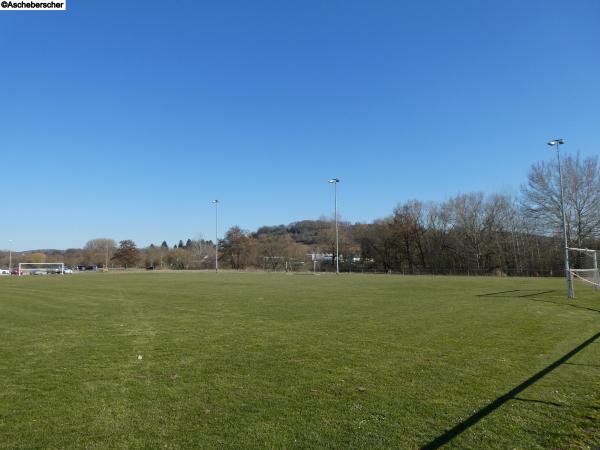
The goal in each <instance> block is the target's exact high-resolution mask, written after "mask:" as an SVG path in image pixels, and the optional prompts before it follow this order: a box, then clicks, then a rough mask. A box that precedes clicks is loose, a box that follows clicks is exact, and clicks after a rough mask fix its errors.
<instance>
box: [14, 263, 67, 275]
mask: <svg viewBox="0 0 600 450" xmlns="http://www.w3.org/2000/svg"><path fill="white" fill-rule="evenodd" d="M64 273H65V265H64V263H19V275H52V274H56V275H63V274H64Z"/></svg>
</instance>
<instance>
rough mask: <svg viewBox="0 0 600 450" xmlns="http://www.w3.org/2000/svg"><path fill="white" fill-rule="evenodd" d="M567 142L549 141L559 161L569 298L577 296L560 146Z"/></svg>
mask: <svg viewBox="0 0 600 450" xmlns="http://www.w3.org/2000/svg"><path fill="white" fill-rule="evenodd" d="M564 143H565V140H564V139H554V140H552V141H550V142H548V145H549V146H551V147H554V146H556V160H557V161H558V178H559V180H560V209H561V210H562V221H563V241H564V244H565V276H566V277H567V296H568V297H569V298H575V293H574V292H573V275H572V274H571V270H570V269H569V241H568V238H567V213H566V211H565V193H564V188H563V176H562V168H561V165H560V146H561V145H563V144H564Z"/></svg>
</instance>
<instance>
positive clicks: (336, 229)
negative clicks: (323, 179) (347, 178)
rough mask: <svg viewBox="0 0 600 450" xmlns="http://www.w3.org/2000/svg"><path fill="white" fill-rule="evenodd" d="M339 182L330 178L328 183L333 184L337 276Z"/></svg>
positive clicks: (337, 270) (338, 263) (337, 268)
mask: <svg viewBox="0 0 600 450" xmlns="http://www.w3.org/2000/svg"><path fill="white" fill-rule="evenodd" d="M339 182H340V179H339V178H332V179H331V180H329V183H331V184H333V214H334V215H335V273H336V274H337V275H339V274H340V237H339V227H338V214H337V184H338V183H339Z"/></svg>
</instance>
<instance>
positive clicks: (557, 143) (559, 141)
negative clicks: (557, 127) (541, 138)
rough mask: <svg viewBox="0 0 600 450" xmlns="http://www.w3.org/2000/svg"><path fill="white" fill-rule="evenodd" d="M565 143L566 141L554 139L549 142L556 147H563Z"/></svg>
mask: <svg viewBox="0 0 600 450" xmlns="http://www.w3.org/2000/svg"><path fill="white" fill-rule="evenodd" d="M564 143H565V140H564V139H553V140H551V141H550V142H548V145H550V146H555V145H562V144H564Z"/></svg>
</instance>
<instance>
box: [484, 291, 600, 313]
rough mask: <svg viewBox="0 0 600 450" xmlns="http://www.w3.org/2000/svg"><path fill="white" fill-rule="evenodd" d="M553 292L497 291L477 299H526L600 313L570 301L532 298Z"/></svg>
mask: <svg viewBox="0 0 600 450" xmlns="http://www.w3.org/2000/svg"><path fill="white" fill-rule="evenodd" d="M553 292H557V291H556V290H551V291H537V290H532V289H514V290H511V291H499V292H489V293H487V294H479V295H477V297H480V298H482V297H483V298H528V299H529V300H533V301H535V302H544V303H552V304H554V305H560V306H568V307H570V308H577V309H585V310H587V311H592V312H597V313H600V309H595V308H589V307H587V306H582V305H577V304H575V303H573V301H572V300H559V301H555V300H548V299H546V298H534V297H538V296H541V295H545V294H551V293H553Z"/></svg>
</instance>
